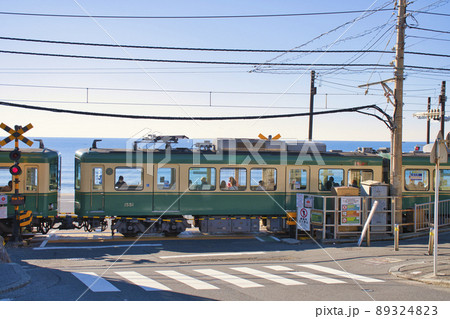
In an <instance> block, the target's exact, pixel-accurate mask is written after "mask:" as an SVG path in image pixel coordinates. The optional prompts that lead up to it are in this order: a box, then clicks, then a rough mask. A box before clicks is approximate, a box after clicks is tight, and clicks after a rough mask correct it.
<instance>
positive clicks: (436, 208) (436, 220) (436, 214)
mask: <svg viewBox="0 0 450 319" xmlns="http://www.w3.org/2000/svg"><path fill="white" fill-rule="evenodd" d="M437 142H438V143H441V141H440V140H438V141H437ZM439 149H440V147H437V151H436V152H437V154H436V158H437V161H436V182H435V183H436V184H435V186H434V189H435V191H434V223H433V227H434V243H433V245H434V246H433V272H434V276H437V254H438V249H437V247H438V232H439V230H438V227H439V226H438V225H439V185H440V172H439V156H440V154H439Z"/></svg>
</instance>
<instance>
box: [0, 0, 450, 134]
mask: <svg viewBox="0 0 450 319" xmlns="http://www.w3.org/2000/svg"><path fill="white" fill-rule="evenodd" d="M394 3H395V1H385V0H384V1H383V0H379V1H374V0H369V1H366V0H359V1H356V0H345V1H335V0H321V1H294V0H292V1H291V0H286V1H275V0H273V1H269V0H265V1H264V0H263V1H249V0H239V1H234V0H230V1H211V0H208V1H207V0H205V1H197V0H191V1H183V0H178V1H171V0H168V1H153V0H149V1H138V0H129V1H111V0H110V1H106V0H105V1H100V0H89V1H87V0H85V1H83V0H58V1H56V0H54V1H31V0H22V1H4V0H0V7H1V9H0V19H1V21H2V28H1V32H0V37H3V39H0V50H1V51H9V52H10V53H5V52H1V53H0V72H1V77H0V101H2V102H11V103H18V104H26V105H33V106H41V107H47V108H56V109H67V110H79V111H88V112H100V113H114V114H135V115H148V116H174V117H194V116H203V117H207V116H241V115H263V114H265V115H268V114H285V113H302V112H308V111H309V103H310V96H309V91H310V82H311V71H312V70H314V71H315V72H316V75H317V77H316V79H315V86H316V87H317V95H316V96H315V98H314V107H315V110H316V111H323V110H326V109H330V110H332V109H341V108H348V107H354V106H362V105H370V104H376V105H378V106H379V107H381V108H382V109H383V110H385V111H386V112H387V113H388V114H390V115H392V114H393V107H392V105H391V104H389V103H388V102H387V99H386V97H385V96H384V91H383V90H382V87H381V86H380V85H373V86H370V88H369V90H368V91H367V92H366V88H359V87H358V86H359V85H364V84H367V83H372V82H378V81H381V80H386V79H389V78H392V77H393V68H387V67H375V68H373V67H371V68H370V67H369V68H368V67H354V66H352V64H355V63H359V64H381V65H389V64H390V63H391V62H392V61H393V60H394V57H395V53H394V51H393V48H394V47H395V41H396V30H395V24H396V10H395V9H394ZM378 9H384V10H385V11H377V12H374V13H371V14H367V12H366V13H364V11H365V10H378ZM386 9H388V10H386ZM342 11H361V12H359V13H346V14H344V13H339V14H327V15H324V14H321V15H307V16H305V15H304V16H278V17H273V16H272V17H242V16H243V15H274V14H299V13H331V12H342ZM407 11H408V12H409V17H408V19H407V23H408V26H409V27H408V28H407V29H406V35H407V37H406V47H405V50H406V51H411V52H421V53H438V54H448V52H449V51H450V50H449V49H450V35H449V34H450V33H449V32H450V28H449V25H450V24H449V21H450V4H449V1H448V0H447V1H445V0H437V1H433V0H417V1H414V2H413V3H411V4H410V5H408V8H407ZM414 11H422V12H429V13H439V14H443V15H436V14H429V13H428V14H427V13H419V12H414ZM17 13H29V14H53V15H76V16H78V17H55V16H36V15H35V16H33V15H19V14H17ZM79 16H84V17H79ZM93 16H122V17H123V16H131V17H134V18H128V19H124V18H115V19H111V18H110V19H106V18H101V17H93ZM143 16H146V17H159V18H151V19H150V18H145V19H144V18H136V17H143ZM205 16H232V17H228V18H198V17H205ZM236 16H241V17H236ZM168 17H172V18H168ZM174 17H177V18H174ZM188 17H189V18H188ZM196 17H197V18H196ZM417 28H422V29H431V30H433V31H427V30H421V29H417ZM437 31H438V32H437ZM5 37H6V38H20V39H34V40H36V39H39V40H53V41H67V42H74V43H75V42H82V43H100V44H115V45H121V46H122V47H121V46H119V47H114V48H113V47H93V46H80V45H68V44H50V43H36V42H29V41H17V40H11V39H4V38H5ZM124 45H137V46H159V47H176V48H210V49H259V50H262V49H265V50H269V49H271V50H294V49H299V50H300V49H301V50H382V51H386V50H387V51H392V52H389V53H364V54H361V53H295V52H290V53H284V54H281V53H274V52H252V53H250V52H224V51H192V50H163V49H131V48H124V47H123V46H124ZM11 52H14V53H11ZM18 52H33V53H50V54H57V55H76V56H98V57H121V58H133V59H136V58H143V59H157V60H161V59H164V60H178V61H180V60H181V61H215V62H217V61H227V62H250V63H251V64H250V65H221V64H194V63H189V64H188V63H161V62H137V61H111V60H98V59H80V58H66V57H48V56H34V55H24V54H18ZM449 61H450V59H449V58H448V57H434V56H429V55H423V54H421V55H413V54H406V55H405V64H406V65H412V66H422V67H423V66H426V67H434V68H441V69H450V62H449ZM268 62H271V63H295V64H304V65H305V66H304V67H301V68H299V67H296V66H268V65H265V63H268ZM320 64H350V65H349V66H347V67H345V68H344V69H343V68H339V67H328V68H324V67H321V66H320ZM449 74H450V72H449V71H446V70H443V71H442V70H441V71H430V70H419V69H407V70H406V71H405V82H404V90H405V95H404V102H405V105H404V122H403V140H404V141H418V142H420V141H425V138H426V120H423V119H417V118H415V117H413V114H414V113H415V112H423V111H425V110H426V104H427V99H428V97H431V99H432V108H437V107H438V96H439V94H440V90H441V83H442V81H447V80H448V78H449ZM388 85H389V87H391V88H392V89H393V88H394V84H393V83H389V84H388ZM0 114H1V116H0V121H1V122H3V123H5V124H7V125H9V126H11V127H13V126H14V125H17V124H18V125H27V124H28V123H32V124H33V126H34V128H33V129H32V130H31V131H29V132H27V134H26V136H27V137H34V136H39V137H45V136H49V137H121V138H129V137H137V136H139V135H140V134H143V133H145V134H147V133H154V134H159V135H186V136H188V137H191V138H221V137H231V138H233V137H246V138H256V137H257V136H258V134H259V133H262V134H264V135H266V136H268V135H276V134H280V135H281V136H282V138H286V139H299V140H304V139H307V137H308V118H307V117H294V118H285V119H270V120H264V119H259V120H233V121H195V120H189V121H179V120H177V121H168V120H132V119H120V118H109V117H93V116H85V115H71V114H64V113H49V112H44V111H31V110H26V109H17V108H12V107H7V106H0ZM431 127H432V131H431V136H432V139H434V137H435V136H436V134H437V131H438V129H439V123H438V122H432V125H431ZM447 127H448V128H447V130H446V131H447V132H448V131H449V129H450V123H448V124H447ZM313 128H314V132H313V138H314V139H315V140H363V141H389V140H390V131H389V130H388V129H387V127H386V126H385V124H383V123H382V122H381V121H379V120H378V119H376V118H374V117H370V116H367V115H362V114H355V113H351V114H348V113H345V114H344V113H341V114H333V115H323V116H315V117H314V126H313ZM6 135H7V133H6V132H0V136H6Z"/></svg>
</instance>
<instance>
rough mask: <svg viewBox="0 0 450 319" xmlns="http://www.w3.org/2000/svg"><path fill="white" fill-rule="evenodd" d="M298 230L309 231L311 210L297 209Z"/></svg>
mask: <svg viewBox="0 0 450 319" xmlns="http://www.w3.org/2000/svg"><path fill="white" fill-rule="evenodd" d="M297 221H298V228H299V229H300V230H303V231H310V230H311V209H309V208H298V209H297Z"/></svg>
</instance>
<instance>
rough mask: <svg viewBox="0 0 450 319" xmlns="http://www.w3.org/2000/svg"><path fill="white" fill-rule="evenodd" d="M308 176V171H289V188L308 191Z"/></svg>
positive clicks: (294, 169)
mask: <svg viewBox="0 0 450 319" xmlns="http://www.w3.org/2000/svg"><path fill="white" fill-rule="evenodd" d="M307 177H308V174H307V172H306V169H299V168H293V169H290V170H289V185H290V186H289V188H290V189H291V190H301V189H306V185H307Z"/></svg>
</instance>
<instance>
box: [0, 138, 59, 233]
mask: <svg viewBox="0 0 450 319" xmlns="http://www.w3.org/2000/svg"><path fill="white" fill-rule="evenodd" d="M11 151H12V149H0V199H1V201H0V234H1V235H7V234H10V233H12V227H13V226H12V225H13V220H14V216H15V215H14V214H15V212H14V205H12V204H11V203H10V200H11V197H12V196H13V195H14V185H13V180H14V179H13V176H12V175H11V173H10V170H9V168H10V167H11V165H12V164H13V163H12V161H11V159H10V158H9V153H10V152H11ZM21 154H22V155H21V158H20V168H21V169H22V174H20V175H19V180H20V183H19V193H20V194H22V195H24V196H25V203H24V205H20V211H23V212H31V223H28V225H27V226H26V228H28V230H30V231H31V230H33V231H39V232H42V233H47V232H48V230H49V229H50V228H51V227H52V226H53V224H54V223H55V220H56V219H57V215H58V200H59V198H58V195H59V189H60V177H61V175H60V172H61V169H60V163H61V159H60V155H59V153H58V152H57V151H54V150H50V149H47V148H44V147H43V145H41V146H40V148H37V149H23V150H21Z"/></svg>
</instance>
